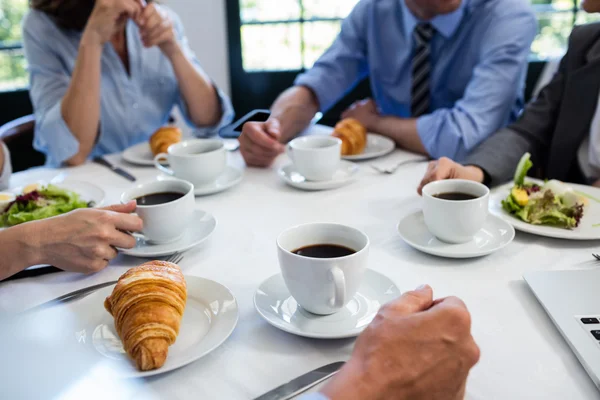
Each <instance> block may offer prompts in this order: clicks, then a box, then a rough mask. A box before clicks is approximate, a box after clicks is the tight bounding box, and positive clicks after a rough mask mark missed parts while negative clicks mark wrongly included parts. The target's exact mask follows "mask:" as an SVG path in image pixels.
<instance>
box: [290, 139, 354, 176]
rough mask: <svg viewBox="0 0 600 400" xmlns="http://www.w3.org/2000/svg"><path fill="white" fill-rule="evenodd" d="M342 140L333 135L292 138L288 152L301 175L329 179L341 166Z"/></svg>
mask: <svg viewBox="0 0 600 400" xmlns="http://www.w3.org/2000/svg"><path fill="white" fill-rule="evenodd" d="M341 152H342V141H341V140H340V139H338V138H334V137H332V136H306V137H300V138H297V139H294V140H292V141H291V142H290V143H289V144H288V146H287V154H288V156H289V157H290V159H291V160H292V162H293V163H294V166H295V167H296V170H297V171H298V172H299V173H300V175H302V176H304V177H305V178H306V179H307V180H309V181H328V180H330V179H331V178H333V175H334V174H335V172H336V171H337V170H338V168H339V166H340V160H341V154H342V153H341Z"/></svg>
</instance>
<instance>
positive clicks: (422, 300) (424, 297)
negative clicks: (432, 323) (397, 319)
mask: <svg viewBox="0 0 600 400" xmlns="http://www.w3.org/2000/svg"><path fill="white" fill-rule="evenodd" d="M432 304H433V290H432V289H431V287H430V286H429V285H423V286H420V287H419V288H417V289H416V290H413V291H410V292H404V294H402V296H400V297H399V298H398V299H396V300H394V301H393V302H391V303H390V304H389V305H388V306H389V307H390V308H391V309H393V310H394V311H395V312H397V313H399V314H402V315H410V314H414V313H418V312H422V311H425V310H428V309H429V308H430V307H431V305H432Z"/></svg>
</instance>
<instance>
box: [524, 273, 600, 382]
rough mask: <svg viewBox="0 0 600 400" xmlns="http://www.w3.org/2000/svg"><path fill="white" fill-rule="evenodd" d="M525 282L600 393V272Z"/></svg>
mask: <svg viewBox="0 0 600 400" xmlns="http://www.w3.org/2000/svg"><path fill="white" fill-rule="evenodd" d="M523 278H524V279H525V281H526V282H527V284H528V285H529V287H530V288H531V290H532V291H533V293H534V294H535V296H536V297H537V299H538V301H539V302H540V303H541V304H542V306H543V307H544V309H545V310H546V312H547V313H548V315H549V316H550V318H552V321H553V322H554V324H555V325H556V326H557V328H558V330H559V331H560V333H561V334H562V335H563V337H564V338H565V340H566V341H567V343H569V346H570V347H571V349H572V350H573V352H575V354H576V355H577V358H578V359H579V361H580V362H581V364H582V365H583V367H584V368H585V370H586V371H587V373H588V374H589V375H590V377H591V378H592V380H593V381H594V384H595V385H596V387H597V388H598V389H600V268H598V269H591V270H572V271H540V272H530V273H527V274H525V275H524V276H523Z"/></svg>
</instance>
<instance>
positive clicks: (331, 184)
mask: <svg viewBox="0 0 600 400" xmlns="http://www.w3.org/2000/svg"><path fill="white" fill-rule="evenodd" d="M341 163H343V164H345V165H347V168H349V170H350V174H348V177H347V178H346V179H342V180H339V181H331V180H330V181H320V182H310V181H304V182H302V183H298V182H294V181H292V180H291V179H288V176H287V174H286V173H285V170H286V169H288V168H290V167H293V165H294V164H293V163H292V162H290V163H288V164H285V165H284V166H282V167H280V168H279V169H278V170H277V173H278V175H279V177H280V178H281V179H282V180H283V181H284V182H285V183H287V184H288V185H290V186H292V187H294V188H296V189H301V190H306V191H321V190H332V189H338V188H341V187H344V186H346V185H348V184H350V183H352V182H353V181H354V180H355V179H356V176H357V175H358V173H359V172H360V166H359V165H358V164H356V163H354V162H352V161H348V160H341Z"/></svg>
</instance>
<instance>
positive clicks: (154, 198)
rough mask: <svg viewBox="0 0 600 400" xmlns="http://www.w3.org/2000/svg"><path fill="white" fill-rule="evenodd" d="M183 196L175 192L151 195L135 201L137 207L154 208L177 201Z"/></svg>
mask: <svg viewBox="0 0 600 400" xmlns="http://www.w3.org/2000/svg"><path fill="white" fill-rule="evenodd" d="M182 197H183V194H181V193H177V192H162V193H151V194H147V195H145V196H141V197H138V198H137V199H135V201H136V202H137V205H138V206H156V205H159V204H165V203H170V202H172V201H175V200H179V199H180V198H182Z"/></svg>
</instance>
